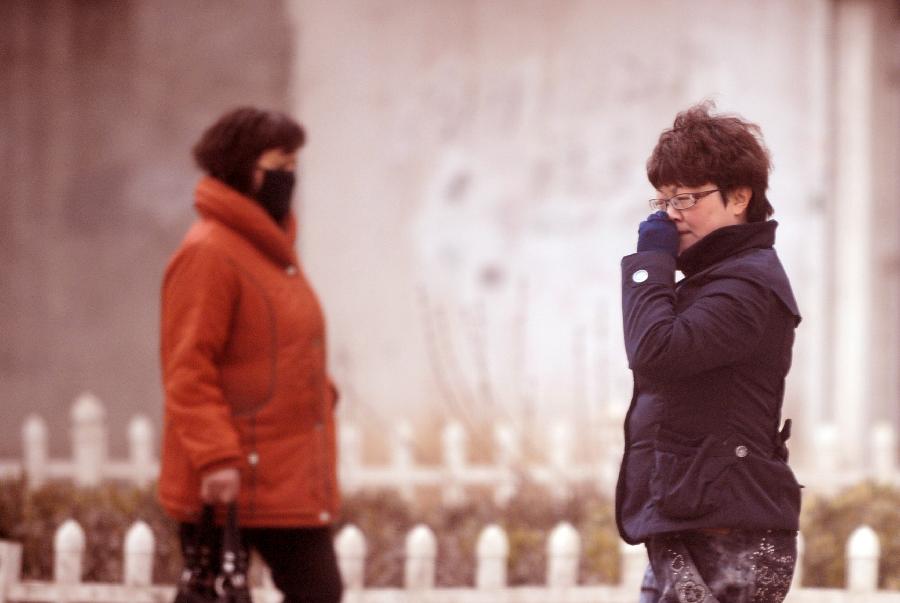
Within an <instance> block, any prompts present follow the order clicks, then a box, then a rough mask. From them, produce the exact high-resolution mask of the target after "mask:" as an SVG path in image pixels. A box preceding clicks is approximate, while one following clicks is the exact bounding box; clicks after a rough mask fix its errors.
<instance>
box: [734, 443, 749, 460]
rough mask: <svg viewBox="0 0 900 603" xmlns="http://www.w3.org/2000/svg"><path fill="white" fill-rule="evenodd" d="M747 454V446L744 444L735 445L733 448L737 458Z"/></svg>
mask: <svg viewBox="0 0 900 603" xmlns="http://www.w3.org/2000/svg"><path fill="white" fill-rule="evenodd" d="M748 454H750V451H749V450H747V447H746V446H744V445H741V446H736V447H735V448H734V456H736V457H738V458H744V457H745V456H747V455H748Z"/></svg>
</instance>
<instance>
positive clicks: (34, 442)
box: [22, 415, 50, 489]
mask: <svg viewBox="0 0 900 603" xmlns="http://www.w3.org/2000/svg"><path fill="white" fill-rule="evenodd" d="M49 456H50V455H49V454H48V452H47V423H46V422H45V421H44V419H42V418H41V417H39V416H38V415H28V418H27V419H25V423H24V425H22V459H23V461H24V463H25V476H26V478H27V480H28V487H29V488H32V489H35V488H40V487H41V486H42V485H44V483H45V482H46V481H47V459H48V457H49Z"/></svg>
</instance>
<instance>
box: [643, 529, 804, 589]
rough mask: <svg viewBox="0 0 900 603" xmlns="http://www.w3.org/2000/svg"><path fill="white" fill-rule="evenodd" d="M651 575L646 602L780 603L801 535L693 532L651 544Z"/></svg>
mask: <svg viewBox="0 0 900 603" xmlns="http://www.w3.org/2000/svg"><path fill="white" fill-rule="evenodd" d="M647 554H648V555H649V557H650V566H651V568H652V570H653V574H652V576H650V575H649V573H648V576H647V579H645V582H644V586H643V589H642V597H646V598H642V599H641V600H642V601H645V600H646V601H652V600H653V592H652V591H653V586H654V585H653V584H652V583H653V582H655V583H656V584H655V587H656V589H655V590H656V591H657V593H658V598H657V599H656V601H658V602H659V603H781V601H783V600H784V598H785V596H786V595H787V592H788V590H789V589H790V586H791V579H792V578H793V575H794V565H795V563H796V560H797V533H796V532H790V531H779V530H727V531H722V532H718V531H712V530H710V531H691V532H679V533H671V534H659V535H657V536H653V537H651V538H650V540H648V541H647Z"/></svg>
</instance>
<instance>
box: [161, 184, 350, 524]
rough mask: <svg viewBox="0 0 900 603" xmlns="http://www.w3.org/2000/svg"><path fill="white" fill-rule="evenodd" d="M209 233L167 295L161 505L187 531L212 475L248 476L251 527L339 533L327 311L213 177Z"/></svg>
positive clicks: (246, 513) (250, 212)
mask: <svg viewBox="0 0 900 603" xmlns="http://www.w3.org/2000/svg"><path fill="white" fill-rule="evenodd" d="M196 208H197V211H198V213H199V214H200V218H199V220H197V222H196V223H195V224H194V225H193V227H192V228H191V229H190V231H189V232H188V234H187V236H186V237H185V239H184V241H183V243H182V244H181V247H180V248H179V249H178V250H177V252H176V253H175V255H174V256H173V257H172V259H171V261H170V263H169V266H168V268H167V270H166V274H165V279H164V281H163V288H162V337H161V351H162V373H163V383H164V386H165V398H166V400H165V425H164V433H163V449H162V466H161V470H160V478H159V497H160V501H161V503H162V505H163V507H164V508H165V509H166V511H168V512H169V514H171V515H172V516H173V517H175V518H176V519H178V520H179V521H191V520H194V519H195V518H196V514H197V512H198V511H199V509H200V505H201V503H200V498H199V494H200V479H201V476H202V475H203V474H204V473H205V472H208V471H210V470H213V469H220V468H223V467H229V466H230V467H237V468H239V470H240V473H241V492H240V498H239V501H238V503H239V509H240V522H241V523H242V525H245V526H256V527H292V526H321V525H327V524H330V523H331V522H332V521H333V520H334V518H335V515H336V513H337V510H338V504H339V493H338V487H337V479H336V468H335V465H336V452H335V424H334V412H333V410H334V404H335V402H336V392H335V389H334V387H333V386H332V384H331V382H330V380H329V379H328V376H327V374H326V370H325V327H324V322H323V317H322V311H321V308H320V306H319V302H318V300H317V298H316V296H315V294H314V293H313V290H312V288H311V287H310V285H309V283H308V282H307V280H306V278H305V277H304V275H303V272H302V271H301V269H300V267H299V264H298V262H297V256H296V254H295V252H294V237H295V230H296V228H295V223H294V219H293V217H292V216H291V217H289V218H288V219H287V220H286V225H285V227H284V228H280V227H279V226H278V225H277V224H276V223H275V222H274V221H273V220H272V219H271V218H270V217H269V215H268V214H267V213H266V212H265V210H263V209H262V207H261V206H259V205H258V204H257V203H256V202H255V201H253V200H252V199H250V198H248V197H245V196H243V195H241V194H240V193H238V192H237V191H235V190H234V189H232V188H230V187H228V186H226V185H225V184H223V183H222V182H220V181H218V180H216V179H214V178H210V177H206V178H204V179H202V180H201V181H200V183H199V184H198V186H197V192H196Z"/></svg>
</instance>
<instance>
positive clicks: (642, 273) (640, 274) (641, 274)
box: [631, 270, 650, 283]
mask: <svg viewBox="0 0 900 603" xmlns="http://www.w3.org/2000/svg"><path fill="white" fill-rule="evenodd" d="M649 276H650V275H649V274H648V273H647V271H646V270H636V271H635V273H634V274H632V275H631V280H633V281H634V282H636V283H643V282H644V281H645V280H647V278H648V277H649Z"/></svg>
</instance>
